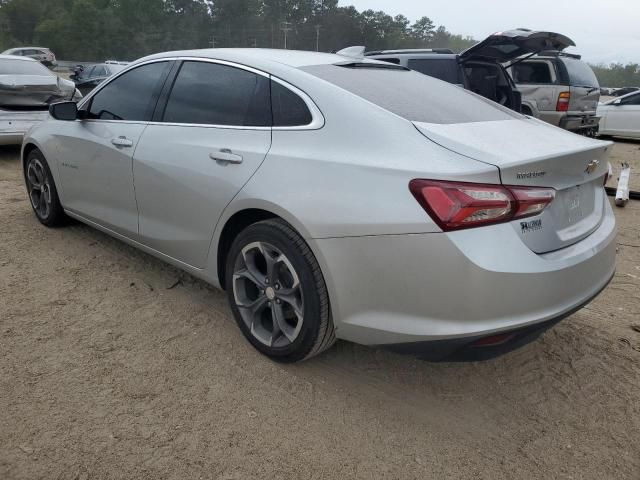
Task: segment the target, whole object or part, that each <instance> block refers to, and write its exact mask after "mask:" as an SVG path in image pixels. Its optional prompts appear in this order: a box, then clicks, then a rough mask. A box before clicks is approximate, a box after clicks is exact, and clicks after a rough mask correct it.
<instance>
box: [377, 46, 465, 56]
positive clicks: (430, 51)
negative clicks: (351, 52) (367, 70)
mask: <svg viewBox="0 0 640 480" xmlns="http://www.w3.org/2000/svg"><path fill="white" fill-rule="evenodd" d="M405 54H409V55H414V54H430V55H455V52H454V51H453V50H451V49H449V48H399V49H394V50H372V51H370V52H366V53H365V56H367V57H369V56H373V55H405Z"/></svg>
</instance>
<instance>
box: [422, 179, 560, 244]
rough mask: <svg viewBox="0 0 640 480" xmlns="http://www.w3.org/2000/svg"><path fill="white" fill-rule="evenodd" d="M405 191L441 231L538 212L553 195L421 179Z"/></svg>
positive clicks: (552, 192)
mask: <svg viewBox="0 0 640 480" xmlns="http://www.w3.org/2000/svg"><path fill="white" fill-rule="evenodd" d="M409 190H410V191H411V193H412V194H413V196H414V197H415V198H416V200H417V201H418V203H420V205H421V206H422V208H424V209H425V211H426V212H427V213H428V214H429V216H430V217H431V218H432V219H433V220H434V221H435V222H436V223H437V224H438V226H439V227H440V228H442V230H444V231H445V232H446V231H451V230H461V229H464V228H472V227H481V226H484V225H492V224H496V223H504V222H510V221H511V220H515V219H518V218H525V217H531V216H533V215H538V214H539V213H541V212H542V211H543V210H544V209H545V208H546V207H547V205H549V204H550V203H551V202H552V201H553V199H554V198H555V194H556V191H555V190H554V189H553V188H539V187H519V186H505V185H485V184H479V183H466V182H448V181H442V180H422V179H415V180H411V182H410V183H409Z"/></svg>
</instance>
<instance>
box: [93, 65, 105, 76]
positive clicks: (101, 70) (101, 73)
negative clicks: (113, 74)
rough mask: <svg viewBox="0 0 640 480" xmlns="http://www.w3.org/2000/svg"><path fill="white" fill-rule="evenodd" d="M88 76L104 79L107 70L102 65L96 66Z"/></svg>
mask: <svg viewBox="0 0 640 480" xmlns="http://www.w3.org/2000/svg"><path fill="white" fill-rule="evenodd" d="M89 76H90V77H105V76H107V69H106V68H105V67H104V65H96V66H95V67H93V69H92V70H91V73H90V74H89Z"/></svg>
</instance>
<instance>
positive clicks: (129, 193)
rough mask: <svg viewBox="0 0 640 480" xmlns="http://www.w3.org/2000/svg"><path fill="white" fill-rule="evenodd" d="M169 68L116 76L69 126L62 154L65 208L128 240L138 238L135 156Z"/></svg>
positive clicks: (62, 134) (63, 132)
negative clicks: (134, 153) (80, 116)
mask: <svg viewBox="0 0 640 480" xmlns="http://www.w3.org/2000/svg"><path fill="white" fill-rule="evenodd" d="M169 65H170V63H169V62H166V61H163V62H156V63H150V64H147V65H142V66H140V67H137V68H134V69H132V70H129V71H128V72H125V73H124V74H123V75H122V76H120V77H117V78H116V79H114V80H113V81H112V82H110V83H109V84H107V85H106V86H105V87H104V88H102V89H101V90H100V91H98V92H97V93H96V95H94V96H93V97H92V98H91V99H90V100H89V102H88V103H86V104H84V105H83V107H82V110H83V112H84V115H86V117H87V118H86V119H84V120H76V121H75V122H64V128H60V129H58V133H57V137H58V138H57V140H58V141H57V152H58V158H59V165H60V168H59V171H60V176H61V180H62V186H63V188H62V192H63V194H64V204H65V207H66V208H67V209H69V210H71V211H73V212H75V213H77V214H79V215H82V216H83V217H85V218H88V219H90V220H92V221H94V222H96V223H98V224H100V225H103V226H105V227H107V228H110V229H112V230H114V231H116V232H118V233H121V234H123V235H126V236H128V237H132V238H135V237H136V236H137V234H138V210H137V207H136V199H135V191H134V186H133V174H132V163H133V152H134V151H135V149H136V146H137V145H138V141H139V139H140V136H141V135H142V132H143V131H144V129H145V128H146V126H147V122H148V121H149V120H150V118H151V114H152V112H153V108H154V107H155V103H156V101H157V98H158V95H159V89H160V87H161V86H162V82H163V81H164V79H165V76H166V74H167V73H168V72H167V71H168V68H169Z"/></svg>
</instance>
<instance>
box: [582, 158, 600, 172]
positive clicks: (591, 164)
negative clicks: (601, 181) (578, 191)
mask: <svg viewBox="0 0 640 480" xmlns="http://www.w3.org/2000/svg"><path fill="white" fill-rule="evenodd" d="M598 165H600V161H599V160H591V161H590V162H589V164H588V165H587V168H585V169H584V171H585V173H589V174H591V173H593V172H595V171H596V168H598Z"/></svg>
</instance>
